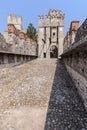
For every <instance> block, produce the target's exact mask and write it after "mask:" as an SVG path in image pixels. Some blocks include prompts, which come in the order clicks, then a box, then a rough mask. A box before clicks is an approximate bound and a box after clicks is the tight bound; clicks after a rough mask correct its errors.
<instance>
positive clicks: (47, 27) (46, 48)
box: [38, 10, 64, 58]
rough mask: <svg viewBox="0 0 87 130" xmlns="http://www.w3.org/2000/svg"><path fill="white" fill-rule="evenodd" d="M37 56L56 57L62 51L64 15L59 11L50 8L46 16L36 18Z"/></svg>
mask: <svg viewBox="0 0 87 130" xmlns="http://www.w3.org/2000/svg"><path fill="white" fill-rule="evenodd" d="M38 24H39V30H38V46H39V48H38V49H39V50H38V51H39V52H38V56H39V57H40V58H58V57H59V56H60V55H61V54H62V53H63V39H64V15H63V14H62V12H61V11H58V10H50V11H49V13H48V15H47V16H46V17H44V16H39V18H38Z"/></svg>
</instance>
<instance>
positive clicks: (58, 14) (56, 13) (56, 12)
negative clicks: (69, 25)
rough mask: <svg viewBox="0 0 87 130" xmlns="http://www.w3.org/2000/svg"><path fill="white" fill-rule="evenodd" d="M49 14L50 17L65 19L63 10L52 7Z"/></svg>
mask: <svg viewBox="0 0 87 130" xmlns="http://www.w3.org/2000/svg"><path fill="white" fill-rule="evenodd" d="M48 16H50V18H59V17H60V18H63V19H64V14H62V11H61V10H52V9H50V11H49V13H48Z"/></svg>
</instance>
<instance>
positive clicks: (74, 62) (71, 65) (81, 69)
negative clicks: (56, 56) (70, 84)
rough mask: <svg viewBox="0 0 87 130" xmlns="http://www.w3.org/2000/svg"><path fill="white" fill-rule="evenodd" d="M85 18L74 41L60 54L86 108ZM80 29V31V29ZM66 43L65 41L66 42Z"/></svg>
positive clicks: (86, 30) (86, 44) (86, 54)
mask: <svg viewBox="0 0 87 130" xmlns="http://www.w3.org/2000/svg"><path fill="white" fill-rule="evenodd" d="M86 23H87V20H85V22H84V23H83V24H82V25H81V27H79V29H78V30H77V33H76V37H75V41H74V43H73V44H72V46H70V47H69V48H67V49H66V50H65V49H64V53H63V54H62V59H63V61H64V63H65V66H66V68H67V71H68V72H69V74H70V76H71V77H72V79H73V81H74V83H75V85H76V87H77V89H78V92H79V94H80V95H81V97H82V99H83V102H84V105H85V108H86V110H87V35H86V32H87V24H86ZM81 30H82V31H81ZM66 45H67V42H66Z"/></svg>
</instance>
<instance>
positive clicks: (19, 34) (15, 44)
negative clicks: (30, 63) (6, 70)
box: [0, 16, 37, 64]
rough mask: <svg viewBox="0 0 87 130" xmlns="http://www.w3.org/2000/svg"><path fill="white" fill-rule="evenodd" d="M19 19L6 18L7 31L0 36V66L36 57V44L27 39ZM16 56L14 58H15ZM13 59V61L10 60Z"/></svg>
mask: <svg viewBox="0 0 87 130" xmlns="http://www.w3.org/2000/svg"><path fill="white" fill-rule="evenodd" d="M21 22H22V21H21V18H20V17H18V19H16V17H12V16H8V29H7V31H5V32H4V35H2V34H0V64H5V63H10V62H11V61H12V62H16V61H23V60H24V61H25V59H26V61H27V60H29V59H30V56H31V57H37V43H36V42H35V41H33V40H32V39H30V38H28V37H27V35H26V34H25V32H24V31H23V30H22V28H20V29H19V28H18V27H17V26H16V24H17V23H19V25H20V27H21V26H22V23H21ZM15 55H16V56H15ZM12 58H13V60H12Z"/></svg>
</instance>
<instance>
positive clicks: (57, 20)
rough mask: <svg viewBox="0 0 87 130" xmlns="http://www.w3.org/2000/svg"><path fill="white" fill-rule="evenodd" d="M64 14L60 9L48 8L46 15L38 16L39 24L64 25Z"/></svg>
mask: <svg viewBox="0 0 87 130" xmlns="http://www.w3.org/2000/svg"><path fill="white" fill-rule="evenodd" d="M64 17H65V16H64V14H63V13H62V11H61V10H52V9H50V10H49V13H48V15H46V16H39V18H38V20H39V26H46V25H49V26H50V25H54V26H59V24H60V25H61V26H63V25H64Z"/></svg>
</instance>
